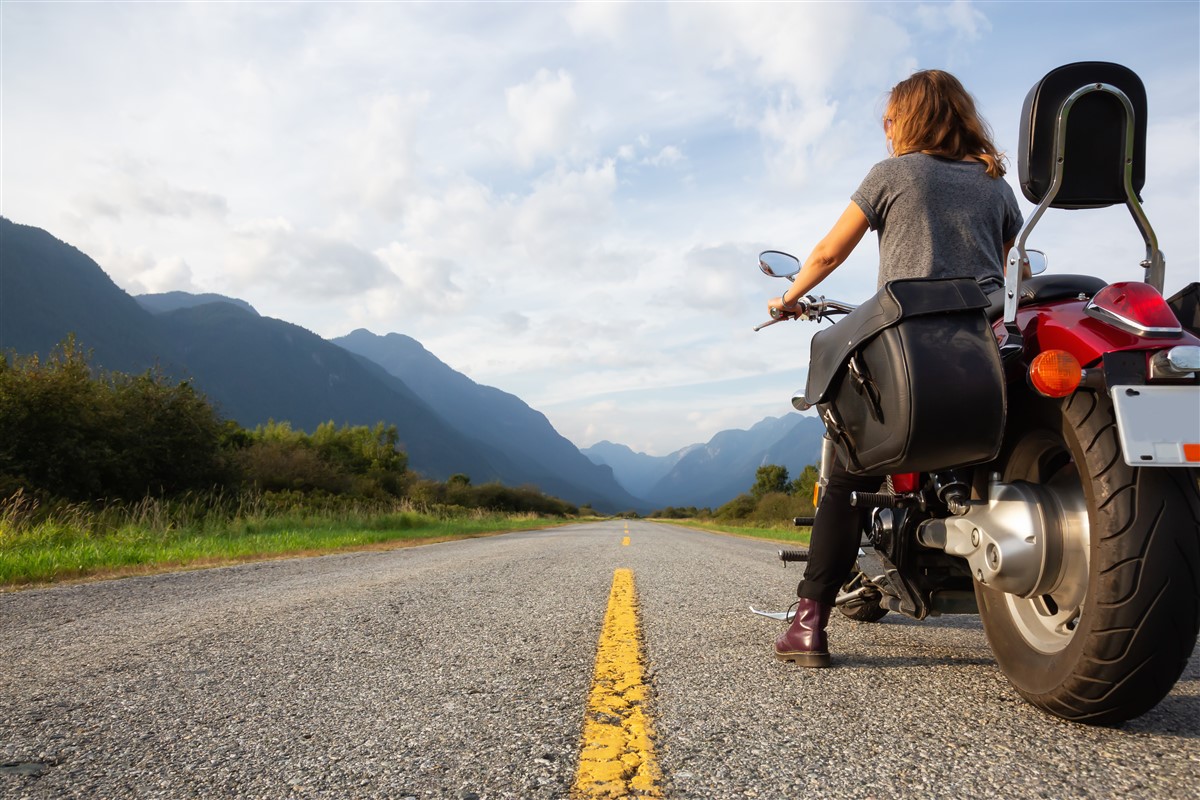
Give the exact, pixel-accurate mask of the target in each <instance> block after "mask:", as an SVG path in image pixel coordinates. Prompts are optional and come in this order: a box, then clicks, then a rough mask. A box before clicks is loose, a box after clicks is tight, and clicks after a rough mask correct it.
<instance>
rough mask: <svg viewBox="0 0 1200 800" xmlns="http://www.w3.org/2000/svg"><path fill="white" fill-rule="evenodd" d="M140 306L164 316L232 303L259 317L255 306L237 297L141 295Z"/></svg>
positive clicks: (184, 294)
mask: <svg viewBox="0 0 1200 800" xmlns="http://www.w3.org/2000/svg"><path fill="white" fill-rule="evenodd" d="M134 300H136V301H137V303H138V305H140V306H141V307H142V308H144V309H146V310H147V311H149V312H150V313H151V314H163V313H166V312H168V311H178V310H179V309H181V308H195V307H196V306H202V305H207V304H208V303H230V304H232V305H235V306H237V307H238V308H241V309H244V310H246V311H249V312H250V313H251V314H254V315H255V316H258V312H257V311H255V310H254V306H252V305H250V304H249V303H247V302H246V301H245V300H239V299H237V298H236V297H226V296H225V295H223V294H211V293H206V294H191V293H189V292H163V293H162V294H139V295H138V296H137V297H135V298H134Z"/></svg>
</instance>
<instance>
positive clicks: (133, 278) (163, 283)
mask: <svg viewBox="0 0 1200 800" xmlns="http://www.w3.org/2000/svg"><path fill="white" fill-rule="evenodd" d="M95 257H96V258H97V259H98V260H100V263H102V264H103V266H104V270H106V271H107V272H108V273H109V275H112V276H113V278H114V281H116V282H118V283H119V284H120V285H121V287H124V288H125V290H126V291H128V293H130V294H134V295H138V294H157V293H162V291H197V287H196V284H194V283H193V282H192V269H191V266H188V264H187V261H185V260H184V259H182V258H181V257H179V255H169V257H166V258H160V257H157V255H155V254H154V253H151V252H150V251H149V249H148V248H145V247H137V248H134V249H132V251H126V249H121V248H120V247H110V248H104V249H102V251H97V252H96V253H95Z"/></svg>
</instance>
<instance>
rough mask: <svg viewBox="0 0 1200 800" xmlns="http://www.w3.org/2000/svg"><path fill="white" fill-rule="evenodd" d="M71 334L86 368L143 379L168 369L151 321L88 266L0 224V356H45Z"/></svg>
mask: <svg viewBox="0 0 1200 800" xmlns="http://www.w3.org/2000/svg"><path fill="white" fill-rule="evenodd" d="M68 333H74V334H75V336H76V339H77V341H78V342H79V344H80V345H81V346H82V347H83V348H84V349H86V350H91V351H92V363H93V364H94V365H95V366H98V367H104V368H106V369H110V370H119V371H122V372H142V371H144V370H146V369H147V368H149V367H151V366H153V365H154V364H155V362H156V361H160V362H167V363H174V361H175V359H174V354H173V353H171V352H170V351H169V350H166V349H164V348H163V347H161V346H159V345H156V344H155V343H160V344H161V341H162V329H161V326H160V325H159V323H158V321H157V320H156V319H155V318H154V317H153V316H152V315H151V314H150V313H149V312H147V311H146V310H144V309H143V308H142V307H141V306H139V305H138V304H137V302H136V301H135V300H134V299H133V298H132V297H130V296H129V295H128V294H126V293H125V292H124V291H122V290H121V288H120V287H118V286H117V285H116V284H115V283H113V282H112V279H111V278H109V277H108V275H106V274H105V273H104V270H102V269H100V267H99V266H98V265H97V264H96V262H95V261H93V260H92V259H90V258H88V257H87V256H86V255H84V254H83V253H82V252H80V251H79V250H77V249H75V248H74V247H72V246H71V245H69V244H67V243H65V242H62V241H59V240H58V239H56V238H54V237H53V236H51V235H50V234H49V233H47V232H46V231H44V230H41V229H40V228H33V227H30V226H28V225H18V224H16V223H14V222H11V221H10V220H8V219H5V218H4V217H0V353H7V352H9V351H15V352H17V353H21V354H24V355H32V354H34V353H38V354H40V355H42V356H45V355H47V354H48V353H49V352H50V351H51V350H52V349H53V348H54V346H55V345H57V344H58V343H60V342H61V341H62V340H63V339H64V338H66V336H67V334H68Z"/></svg>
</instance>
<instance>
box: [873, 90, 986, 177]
mask: <svg viewBox="0 0 1200 800" xmlns="http://www.w3.org/2000/svg"><path fill="white" fill-rule="evenodd" d="M884 124H885V127H887V128H888V130H889V132H890V134H891V141H892V155H895V156H902V155H905V154H906V153H928V154H930V155H935V156H942V157H944V158H952V159H954V160H956V161H959V160H962V159H965V158H967V157H968V156H974V157H975V158H977V159H979V160H980V161H982V162H983V163H984V164H985V165H987V174H988V175H990V176H992V177H993V178H999V177H1000V176H1001V175H1003V174H1004V154H1003V153H1000V152H999V151H997V150H996V145H995V144H993V143H992V130H991V128H990V127H989V126H988V124H987V123H986V122H985V121H984V120H983V118H982V117H980V116H979V113H978V112H977V111H976V110H975V101H974V99H972V97H971V95H970V94H968V92H967V90H966V89H964V88H963V85H962V84H961V83H959V82H958V78H955V77H954V76H953V75H951V74H950V73H949V72H942V71H941V70H939V69H926V70H921V71H920V72H915V73H913V74H912V75H911V76H910V77H909V78H907V79H905V80H902V81H900V83H897V84H896V85H895V86H894V87H893V88H892V91H891V93H890V94H889V95H888V103H887V111H886V112H885V114H884Z"/></svg>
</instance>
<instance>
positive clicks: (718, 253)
mask: <svg viewBox="0 0 1200 800" xmlns="http://www.w3.org/2000/svg"><path fill="white" fill-rule="evenodd" d="M1084 60H1096V61H1116V62H1119V63H1122V64H1125V65H1126V66H1128V67H1130V68H1132V69H1133V70H1134V71H1135V72H1137V73H1138V74H1139V75H1140V76H1141V78H1142V80H1143V81H1144V82H1145V84H1146V87H1147V93H1148V96H1149V109H1150V110H1149V128H1148V164H1147V181H1146V187H1145V189H1144V191H1143V198H1144V200H1145V210H1146V213H1147V215H1148V217H1149V219H1150V222H1151V224H1152V225H1153V227H1154V230H1155V233H1156V234H1157V236H1158V240H1159V243H1160V246H1161V248H1162V249H1163V251H1164V252H1165V254H1166V257H1167V280H1166V289H1167V293H1168V294H1170V293H1171V292H1173V291H1175V290H1177V289H1179V288H1181V287H1182V286H1183V285H1185V284H1187V283H1189V282H1190V281H1194V280H1197V279H1198V278H1200V262H1198V260H1197V254H1198V253H1200V233H1198V231H1200V196H1198V189H1197V187H1198V186H1200V3H1198V2H1195V0H1192V1H1191V2H1058V3H1056V2H1040V1H1039V2H1028V3H1026V2H962V1H957V2H949V3H936V2H926V3H920V2H908V3H886V2H872V3H855V2H834V3H822V2H810V3H770V4H759V3H651V2H642V3H619V2H613V3H500V2H488V3H470V2H460V3H387V2H378V3H323V2H308V3H279V2H253V3H251V2H223V3H217V2H208V3H171V2H154V3H132V2H98V3H56V2H46V0H42V2H36V3H27V2H14V1H13V0H0V214H2V215H3V216H5V217H7V218H9V219H11V220H12V221H14V222H17V223H21V224H26V225H34V226H37V227H41V228H44V229H46V230H48V231H50V232H51V233H52V234H54V235H55V236H56V237H58V238H59V239H62V240H63V241H66V242H68V243H70V244H72V245H74V246H75V247H78V248H79V249H80V250H82V251H83V252H85V253H87V254H88V255H90V256H91V257H92V258H94V259H95V260H96V261H97V262H98V263H99V264H100V266H101V267H103V268H104V270H105V271H106V272H107V273H108V274H109V275H110V276H111V277H112V279H113V280H114V281H115V282H116V283H117V284H118V285H119V286H121V287H122V288H123V289H125V290H126V291H128V292H130V293H131V294H141V293H146V292H166V291H175V290H181V291H188V292H217V293H220V294H224V295H229V296H234V297H239V298H243V299H245V300H247V301H249V302H250V303H251V304H253V305H254V306H255V308H257V309H258V311H259V312H260V313H262V314H264V315H265V316H270V317H277V318H280V319H284V320H287V321H289V322H293V323H296V324H298V325H301V326H303V327H305V328H307V329H309V330H311V331H314V332H315V333H317V334H320V335H321V336H324V337H327V338H333V337H337V336H342V335H345V334H347V333H349V332H351V331H353V330H355V329H358V328H366V329H368V330H370V331H373V332H375V333H377V334H381V335H382V334H386V333H389V332H398V333H403V334H406V335H408V336H411V337H413V338H415V339H417V340H418V341H420V342H421V343H422V344H423V345H424V346H425V347H426V348H427V349H428V350H429V351H430V352H432V353H433V354H434V355H436V356H437V357H438V358H440V359H441V360H443V361H445V362H446V363H447V364H449V365H450V366H451V367H453V368H454V369H456V370H459V371H460V372H462V373H464V374H466V375H467V376H469V377H470V378H472V379H473V380H475V381H476V382H478V383H482V384H486V385H489V386H495V387H498V388H500V389H503V390H504V391H507V392H511V393H513V394H516V395H518V396H519V397H521V399H523V400H524V401H525V402H527V403H528V404H529V405H531V406H532V407H533V408H535V409H537V410H539V411H541V412H543V413H544V414H545V415H546V416H547V417H548V418H549V420H550V421H551V423H552V424H553V425H554V426H555V428H556V429H557V430H558V431H559V432H560V433H561V434H562V435H564V436H566V437H567V438H568V439H570V440H571V441H572V442H574V443H575V444H576V445H578V446H580V447H587V446H590V445H592V444H594V443H596V442H598V441H601V440H609V441H613V442H619V443H622V444H626V445H628V446H630V447H632V448H633V449H634V450H638V451H642V452H646V453H649V454H652V455H665V454H667V453H670V452H672V451H674V450H676V449H678V448H681V447H684V446H687V445H690V444H693V443H698V442H705V441H707V440H708V439H709V438H710V437H711V436H712V435H713V434H714V433H716V432H718V431H720V430H723V429H728V428H747V427H749V426H751V425H753V424H754V423H755V422H757V421H759V420H761V419H763V418H764V417H768V416H781V415H783V414H786V413H788V412H790V411H791V405H790V397H791V394H792V392H793V391H794V390H796V389H798V388H801V387H802V386H803V384H804V380H805V369H806V366H807V362H808V348H809V340H810V338H811V336H812V333H813V332H814V331H815V330H816V329H817V326H816V325H814V324H812V323H798V322H797V323H791V322H789V323H786V324H781V325H776V326H773V327H771V328H767V329H765V330H763V331H761V332H759V333H754V332H753V331H752V328H753V327H754V326H755V325H756V324H758V323H759V322H762V321H763V320H764V319H766V301H767V299H768V298H770V297H772V296H777V295H778V294H779V292H780V291H781V290H782V288H783V286H784V284H782V283H781V282H779V281H775V280H772V279H770V278H768V277H766V276H764V275H762V274H761V273H760V272H759V271H758V269H757V267H756V264H757V254H758V252H759V251H761V250H764V249H781V250H786V251H789V252H793V253H795V254H796V255H798V256H800V257H801V258H802V257H804V256H805V255H807V253H808V251H809V250H810V249H811V248H812V246H813V245H814V244H815V243H816V242H817V241H818V240H819V239H820V238H821V236H822V235H824V233H826V231H827V230H828V229H829V227H830V226H831V225H832V224H833V222H834V221H835V220H836V219H837V217H838V215H839V214H840V212H841V211H842V210H843V209H844V208H845V206H846V204H847V203H848V202H849V198H850V195H851V194H852V193H853V191H854V190H855V188H856V187H857V186H858V184H859V182H860V181H861V180H862V178H863V177H864V176H865V175H866V173H867V171H868V170H869V169H870V167H871V165H872V164H874V163H875V162H877V161H880V160H882V159H883V158H885V157H887V152H886V149H885V142H884V137H883V134H882V131H881V127H880V118H881V115H882V110H883V104H884V100H885V98H886V95H887V91H888V90H889V89H890V88H891V87H892V86H893V85H895V83H897V82H898V81H900V80H903V79H904V78H905V77H907V76H908V75H909V74H911V72H912V71H913V70H915V69H920V68H940V69H946V70H949V71H951V72H953V73H954V74H955V75H956V76H958V77H959V79H960V80H961V81H962V82H963V84H964V85H965V86H966V87H967V88H968V90H969V91H970V92H971V93H972V94H973V95H974V96H975V98H976V100H977V103H978V106H979V109H980V111H981V112H982V114H983V115H984V117H985V118H986V119H987V120H988V121H989V122H990V124H991V126H992V128H993V130H994V132H995V138H996V142H997V144H998V145H999V147H1000V148H1001V149H1002V150H1005V151H1007V152H1008V153H1009V154H1010V159H1011V163H1010V173H1009V176H1008V178H1007V179H1008V180H1009V181H1010V182H1011V183H1012V184H1013V185H1014V187H1016V185H1017V184H1016V173H1017V170H1016V151H1017V145H1018V141H1017V139H1018V124H1019V115H1020V109H1021V102H1022V100H1023V99H1024V97H1025V94H1026V93H1027V92H1028V91H1029V89H1030V88H1031V87H1032V86H1033V85H1034V84H1035V83H1036V82H1037V81H1038V80H1039V79H1040V78H1041V77H1042V76H1043V75H1044V74H1045V73H1046V72H1048V71H1049V70H1051V69H1053V68H1054V67H1057V66H1059V65H1062V64H1066V63H1070V62H1073V61H1084ZM1017 194H1018V197H1019V198H1020V200H1021V205H1022V210H1023V212H1024V213H1025V215H1026V216H1027V217H1028V216H1029V213H1030V212H1031V211H1032V208H1033V206H1032V205H1031V204H1029V203H1027V202H1026V201H1025V200H1024V198H1021V197H1020V192H1019V189H1018V190H1017ZM1029 245H1030V246H1031V247H1036V248H1039V249H1042V250H1044V251H1046V253H1047V255H1048V258H1049V263H1050V270H1051V271H1055V272H1085V273H1090V274H1095V275H1099V276H1100V277H1102V278H1104V279H1106V280H1109V281H1115V280H1139V279H1141V278H1142V271H1141V269H1140V268H1139V267H1138V262H1140V261H1141V259H1142V258H1143V257H1144V254H1145V246H1144V244H1143V242H1142V239H1141V236H1140V235H1139V233H1138V231H1137V229H1136V227H1135V226H1134V224H1133V221H1132V219H1131V217H1130V215H1129V213H1128V212H1127V211H1126V210H1125V209H1124V208H1120V207H1119V208H1111V209H1104V210H1097V211H1054V210H1051V211H1050V212H1048V213H1047V215H1046V216H1045V217H1044V218H1043V220H1042V221H1041V222H1040V223H1039V224H1038V226H1037V228H1036V230H1035V231H1034V232H1033V233H1032V234H1031V237H1030V240H1029ZM877 267H878V247H877V243H876V241H875V238H874V235H873V234H868V237H867V238H865V239H864V240H863V242H862V243H861V244H860V245H859V246H858V248H857V249H856V250H855V252H854V254H853V255H852V256H851V257H850V259H849V260H848V261H846V262H845V263H844V264H843V265H842V266H841V267H839V269H838V270H837V271H836V272H835V273H834V274H833V275H832V276H830V278H829V279H828V280H827V281H826V282H825V283H824V284H822V286H821V287H820V288H819V289H818V290H817V291H818V293H820V294H824V295H826V296H829V297H835V298H838V299H842V300H846V301H849V302H861V301H862V300H864V299H866V298H867V297H869V296H870V294H872V293H873V291H874V288H875V276H876V271H877Z"/></svg>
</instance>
